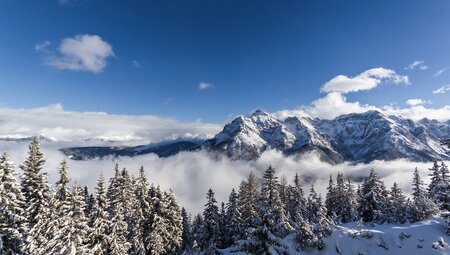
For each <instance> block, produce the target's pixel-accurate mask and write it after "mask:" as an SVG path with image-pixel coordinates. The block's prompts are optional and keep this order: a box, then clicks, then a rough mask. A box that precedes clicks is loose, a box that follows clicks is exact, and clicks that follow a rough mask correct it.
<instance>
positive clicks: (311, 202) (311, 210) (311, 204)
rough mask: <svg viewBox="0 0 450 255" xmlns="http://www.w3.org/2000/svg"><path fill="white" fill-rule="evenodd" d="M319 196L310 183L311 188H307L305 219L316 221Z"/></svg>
mask: <svg viewBox="0 0 450 255" xmlns="http://www.w3.org/2000/svg"><path fill="white" fill-rule="evenodd" d="M318 201H319V196H318V195H317V193H316V190H315V189H314V184H312V185H311V188H310V190H309V196H308V201H307V205H306V207H307V209H308V213H307V220H309V221H310V222H314V223H317V222H318V221H317V212H318V211H319V207H320V205H319V204H318Z"/></svg>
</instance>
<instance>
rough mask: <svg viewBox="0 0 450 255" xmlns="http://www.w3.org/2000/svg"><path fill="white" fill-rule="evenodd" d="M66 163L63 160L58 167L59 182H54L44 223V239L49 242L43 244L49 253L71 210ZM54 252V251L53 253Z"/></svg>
mask: <svg viewBox="0 0 450 255" xmlns="http://www.w3.org/2000/svg"><path fill="white" fill-rule="evenodd" d="M67 168H68V167H67V162H66V161H65V160H63V161H62V162H61V164H60V167H59V170H58V171H59V180H58V181H57V182H56V187H55V192H54V193H53V194H52V196H51V199H50V204H49V213H48V216H47V219H46V221H47V222H45V231H46V237H47V239H48V240H49V242H47V243H46V244H45V248H44V249H45V251H46V252H48V253H50V252H51V251H52V249H53V248H54V246H55V245H56V244H55V243H56V242H57V241H59V240H57V239H56V237H55V236H56V233H59V232H60V230H61V229H62V228H63V227H64V226H63V224H65V223H67V222H65V221H64V220H67V215H69V213H70V209H71V194H70V190H69V187H68V185H69V178H68V175H67ZM55 252H56V251H55Z"/></svg>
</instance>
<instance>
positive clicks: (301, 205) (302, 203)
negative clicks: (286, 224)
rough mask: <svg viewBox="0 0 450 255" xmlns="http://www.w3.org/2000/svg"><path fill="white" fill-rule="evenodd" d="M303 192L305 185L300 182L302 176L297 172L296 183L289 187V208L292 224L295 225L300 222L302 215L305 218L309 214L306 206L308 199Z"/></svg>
mask: <svg viewBox="0 0 450 255" xmlns="http://www.w3.org/2000/svg"><path fill="white" fill-rule="evenodd" d="M304 196H305V194H304V192H303V187H302V185H301V183H300V177H299V176H298V174H297V173H296V174H295V177H294V185H293V186H291V187H290V188H289V203H288V206H287V210H288V212H289V215H290V217H291V222H292V223H291V225H292V226H293V227H294V228H295V226H296V225H297V224H298V223H299V222H300V216H302V217H303V218H304V217H305V216H306V215H307V214H308V210H307V207H306V199H305V197H304Z"/></svg>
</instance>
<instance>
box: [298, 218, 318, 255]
mask: <svg viewBox="0 0 450 255" xmlns="http://www.w3.org/2000/svg"><path fill="white" fill-rule="evenodd" d="M295 242H296V243H297V246H298V248H300V249H301V250H305V249H308V248H312V247H314V246H315V245H316V243H317V238H316V236H315V235H314V232H313V230H312V227H311V225H310V224H309V222H308V221H306V220H305V219H304V218H303V217H302V216H300V218H299V223H298V227H297V229H296V234H295Z"/></svg>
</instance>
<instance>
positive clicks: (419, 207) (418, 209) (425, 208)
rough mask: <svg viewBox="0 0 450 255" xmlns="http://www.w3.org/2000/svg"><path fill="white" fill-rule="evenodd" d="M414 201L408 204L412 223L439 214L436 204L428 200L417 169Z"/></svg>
mask: <svg viewBox="0 0 450 255" xmlns="http://www.w3.org/2000/svg"><path fill="white" fill-rule="evenodd" d="M412 185H413V194H412V195H413V200H412V201H411V202H409V203H408V214H409V218H410V220H411V221H413V222H415V221H420V220H424V219H426V218H428V217H430V216H431V215H433V214H436V213H437V212H438V208H437V206H436V204H435V203H434V202H433V201H432V200H431V199H430V198H428V196H427V195H426V191H425V189H424V187H423V181H422V179H421V178H420V175H419V171H418V170H417V168H416V169H415V171H414V178H413V183H412Z"/></svg>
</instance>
